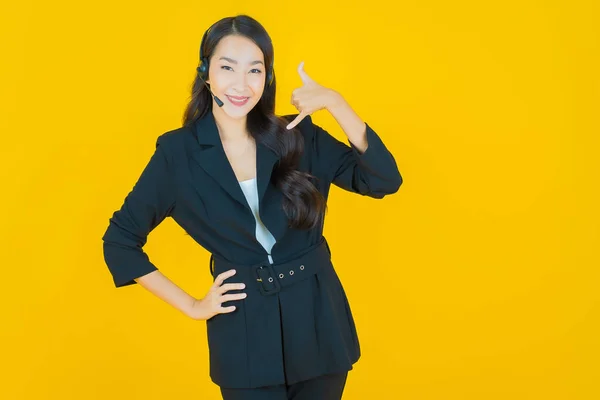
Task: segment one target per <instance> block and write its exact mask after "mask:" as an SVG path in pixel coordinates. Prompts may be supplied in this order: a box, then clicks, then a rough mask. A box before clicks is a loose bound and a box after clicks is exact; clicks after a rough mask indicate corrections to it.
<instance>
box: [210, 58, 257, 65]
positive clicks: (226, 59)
mask: <svg viewBox="0 0 600 400" xmlns="http://www.w3.org/2000/svg"><path fill="white" fill-rule="evenodd" d="M219 60H225V61H229V62H230V63H232V64H237V63H238V62H237V61H236V60H234V59H233V58H229V57H221V58H219ZM255 64H263V65H264V63H263V62H262V61H260V60H255V61H252V62H251V63H250V65H255Z"/></svg>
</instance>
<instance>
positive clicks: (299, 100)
mask: <svg viewBox="0 0 600 400" xmlns="http://www.w3.org/2000/svg"><path fill="white" fill-rule="evenodd" d="M298 74H299V75H300V79H302V83H303V85H302V86H301V87H299V88H297V89H295V90H294V91H293V92H292V104H293V105H294V107H296V109H298V111H299V112H300V114H298V116H297V117H296V118H295V119H294V120H293V121H292V122H290V123H289V124H288V125H287V129H292V128H293V127H295V126H296V125H298V124H299V123H300V121H302V120H303V119H304V118H305V117H306V116H307V115H310V114H312V113H314V112H315V111H318V110H322V109H323V108H327V107H330V106H331V105H333V104H335V103H336V102H337V101H338V100H339V96H340V95H339V93H337V92H336V91H335V90H333V89H329V88H326V87H325V86H322V85H320V84H318V83H317V82H315V80H314V79H312V78H311V77H310V76H308V74H307V73H306V72H305V71H304V61H302V62H301V63H300V65H299V66H298Z"/></svg>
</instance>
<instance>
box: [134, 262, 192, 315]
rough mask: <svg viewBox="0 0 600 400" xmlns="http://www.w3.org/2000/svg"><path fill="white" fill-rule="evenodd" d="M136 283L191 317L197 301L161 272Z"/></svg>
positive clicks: (139, 279) (145, 276)
mask: <svg viewBox="0 0 600 400" xmlns="http://www.w3.org/2000/svg"><path fill="white" fill-rule="evenodd" d="M135 281H136V282H137V283H138V284H139V285H141V286H143V287H144V288H145V289H147V290H148V291H150V292H151V293H152V294H154V295H155V296H157V297H158V298H160V299H162V300H164V301H165V302H167V303H169V304H170V305H171V306H173V307H175V308H176V309H178V310H179V311H181V312H182V313H184V314H185V315H188V316H189V315H190V311H191V310H192V308H193V306H194V303H195V301H196V299H195V298H194V297H192V296H190V295H189V294H188V293H187V292H185V291H184V290H183V289H182V288H180V287H179V286H177V285H176V284H175V283H174V282H173V281H172V280H170V279H169V278H167V277H166V276H165V275H164V274H163V273H162V272H160V271H159V270H155V271H152V272H150V273H149V274H146V275H144V276H141V277H139V278H136V279H135Z"/></svg>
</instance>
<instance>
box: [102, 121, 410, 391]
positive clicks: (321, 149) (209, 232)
mask: <svg viewBox="0 0 600 400" xmlns="http://www.w3.org/2000/svg"><path fill="white" fill-rule="evenodd" d="M295 116H296V114H294V115H288V116H285V118H286V119H287V120H288V121H292V120H293V119H294V118H295ZM298 128H299V129H300V130H301V132H302V134H303V135H304V140H305V151H304V153H303V155H302V158H301V162H300V165H299V167H298V169H299V170H301V171H306V172H309V173H311V174H312V175H315V176H316V177H317V178H318V179H319V182H320V183H319V185H318V189H319V190H320V191H321V193H322V194H323V195H324V196H325V198H327V196H328V193H329V189H330V185H331V183H333V184H335V185H336V186H338V187H340V188H342V189H344V190H347V191H351V192H355V193H358V194H361V195H365V196H370V197H373V198H382V197H384V196H385V195H387V194H392V193H395V192H396V191H398V189H399V187H400V185H401V184H402V177H401V175H400V173H399V171H398V168H397V165H396V162H395V160H394V157H393V156H392V154H391V153H390V152H389V151H388V149H387V148H386V146H385V145H384V143H383V142H382V140H381V139H380V138H379V136H378V135H377V134H376V133H375V131H373V129H372V128H371V127H370V126H369V125H368V124H367V140H368V148H367V151H366V152H365V153H363V154H360V153H359V152H358V151H357V149H356V148H355V147H354V146H353V145H352V144H351V142H349V141H348V142H349V143H350V146H349V145H347V144H345V143H343V142H341V141H339V140H337V139H336V138H334V137H333V136H331V135H330V134H329V133H327V132H326V131H325V130H323V129H322V128H320V127H319V126H317V125H315V124H313V122H312V120H311V118H310V117H306V118H305V119H304V120H302V122H300V124H299V125H298ZM256 157H257V185H258V195H259V204H260V207H259V210H260V214H259V215H260V218H261V220H262V221H263V223H264V224H265V226H266V227H267V228H268V229H269V231H270V232H271V233H272V234H273V236H274V237H275V239H276V243H275V245H274V246H273V248H272V251H271V255H272V258H273V262H274V263H275V264H278V263H283V262H286V261H289V260H292V259H294V258H295V257H296V256H297V255H298V254H301V253H302V252H303V251H305V250H306V249H307V248H309V247H311V246H312V247H314V246H317V245H318V244H319V243H322V242H323V241H324V238H323V235H322V233H323V227H322V226H320V227H317V228H315V229H312V230H297V229H293V228H289V227H288V221H287V219H286V217H285V215H284V213H283V211H282V209H281V200H282V194H281V192H280V191H279V190H278V189H277V188H276V187H275V186H274V185H273V184H272V183H271V181H270V179H271V172H272V170H273V167H274V166H275V163H276V162H277V160H278V157H277V155H276V154H275V153H274V152H273V151H271V150H270V149H268V148H267V147H266V146H264V145H262V144H260V143H258V141H257V147H256ZM169 216H170V217H172V218H173V219H174V220H175V221H176V222H177V223H178V224H179V225H180V226H181V227H182V228H183V229H184V230H185V231H186V232H187V233H188V234H189V235H190V236H191V237H192V238H193V239H194V240H195V241H196V242H197V243H198V244H200V245H201V246H202V247H204V248H205V249H206V250H208V251H209V252H210V253H212V254H213V255H214V256H215V257H218V258H219V259H223V260H228V261H230V262H231V263H237V264H244V265H251V264H257V263H265V262H267V263H268V258H267V252H266V250H265V249H264V248H263V247H262V246H261V244H260V243H259V242H258V241H257V240H256V237H255V229H256V221H255V219H254V216H253V214H252V212H251V209H250V207H249V206H248V203H247V201H246V198H245V196H244V193H243V191H242V189H241V187H240V185H239V183H238V181H237V179H236V177H235V174H234V172H233V169H232V168H231V165H230V164H229V162H228V160H227V157H226V155H225V152H224V150H223V146H222V143H221V140H220V138H219V132H218V129H217V126H216V123H215V120H214V116H213V114H212V111H209V112H207V114H206V115H205V116H204V117H203V118H202V119H199V120H198V121H196V122H195V123H194V124H193V125H191V126H190V127H181V128H178V129H175V130H172V131H169V132H166V133H164V134H162V135H160V136H159V137H158V139H157V142H156V151H155V153H154V154H153V156H152V158H151V159H150V161H149V163H148V164H147V166H146V167H145V169H144V171H143V172H142V174H141V176H140V177H139V180H138V181H137V183H136V184H135V186H134V187H133V189H132V190H131V192H130V193H129V194H128V195H127V197H126V198H125V200H124V203H123V205H122V207H121V208H120V209H119V210H117V211H116V212H114V214H113V215H112V217H111V218H110V220H109V226H108V228H107V230H106V232H105V234H104V236H103V237H102V239H103V241H104V244H103V246H104V257H105V261H106V264H107V265H108V268H109V270H110V273H111V274H112V277H113V281H114V284H115V286H116V287H122V286H126V285H132V284H135V283H136V282H135V280H134V278H138V277H140V276H143V275H145V274H147V273H149V272H152V271H154V270H156V267H155V266H154V265H153V264H152V262H151V261H150V260H149V258H148V256H147V254H146V253H145V252H144V251H143V250H142V247H143V246H144V244H145V243H146V239H147V236H148V234H149V233H150V232H151V231H152V230H153V229H154V228H155V227H156V226H157V225H158V224H160V223H161V221H163V220H164V219H165V218H166V217H169ZM327 271H328V272H322V273H317V274H315V275H313V276H312V277H311V279H306V280H304V281H303V282H298V284H295V285H294V286H290V287H287V288H284V289H283V290H282V291H281V292H280V293H277V295H276V296H270V299H273V300H270V301H272V302H276V301H277V300H279V305H278V307H280V310H281V320H283V321H284V322H283V323H282V321H281V320H277V321H276V320H273V321H270V322H273V323H274V324H271V323H269V326H270V328H269V331H268V332H267V331H266V328H265V332H264V335H266V336H265V337H269V338H272V343H273V346H277V347H272V348H269V349H266V348H265V351H271V352H272V354H270V356H271V357H277V358H272V359H274V360H279V361H277V362H269V363H268V365H261V364H260V360H258V359H250V357H251V356H250V355H249V354H250V353H249V352H248V351H247V350H248V348H247V346H250V347H251V346H253V343H251V342H248V341H244V344H243V346H244V347H243V348H241V347H240V346H242V345H240V344H239V343H237V344H235V343H229V345H230V347H229V349H230V351H231V352H232V354H227V351H228V350H227V346H219V348H218V350H217V348H216V344H215V343H216V341H218V340H219V338H220V337H222V336H223V337H225V335H221V334H217V331H216V330H214V329H213V331H212V332H211V331H210V324H211V323H212V321H213V320H217V318H220V319H222V320H223V321H226V318H233V316H232V315H229V314H217V315H216V316H214V317H213V318H211V319H209V320H208V321H207V325H209V339H211V336H210V335H211V334H212V340H209V345H210V350H211V377H212V379H213V381H214V382H215V383H217V384H218V385H220V386H223V387H257V386H264V385H272V384H281V383H284V381H286V380H287V383H294V382H297V381H301V380H305V379H308V378H311V377H314V376H317V375H320V374H325V373H329V372H340V371H347V370H350V369H352V364H353V363H354V362H356V361H357V360H358V358H359V357H360V346H359V342H358V337H357V335H356V328H355V326H354V321H353V318H352V313H351V311H350V307H349V305H348V301H347V298H346V295H345V293H344V290H343V288H342V285H341V283H340V282H339V279H338V278H337V275H336V274H335V272H334V271H333V269H332V266H331V268H330V269H328V270H327ZM237 275H238V274H236V275H234V276H233V277H231V278H230V279H229V280H228V281H227V282H238V280H236V276H237ZM251 289H252V288H248V291H246V290H244V292H247V293H248V299H247V300H249V297H250V296H251V295H255V294H256V295H258V296H260V294H258V292H253V291H252V290H251ZM292 289H293V290H292ZM229 293H231V292H229ZM330 298H332V299H334V300H335V301H331V302H329V303H326V300H329V299H330ZM244 301H246V300H238V301H236V302H233V303H232V304H235V305H236V306H238V309H239V310H236V311H234V312H233V313H231V314H236V313H239V312H243V308H241V307H239V305H240V303H242V302H244ZM273 304H277V303H273ZM302 304H311V307H314V308H315V310H314V311H315V313H320V314H322V315H325V317H326V318H325V319H323V321H324V322H321V323H319V322H318V321H317V322H315V321H316V317H314V315H313V314H311V313H309V314H310V315H309V314H307V313H306V310H304V309H302V308H301V307H300V308H298V307H299V306H301V305H302ZM226 305H229V304H224V306H226ZM327 306H329V307H330V308H326V307H327ZM316 307H322V308H321V309H316ZM240 310H242V311H240ZM305 314H306V315H309V316H308V317H306V318H308V319H306V318H305V319H300V315H305ZM295 316H298V319H297V320H295V318H296V317H295ZM311 316H312V317H311ZM246 317H247V318H250V317H252V316H249V315H247V316H246ZM274 318H277V319H279V315H277V316H276V317H274ZM246 322H247V323H248V324H250V323H251V321H246ZM280 323H281V324H282V325H281V328H282V329H281V330H280V329H279V327H280ZM300 324H302V325H300ZM319 324H320V325H319ZM307 325H310V326H307ZM265 326H266V325H265ZM225 327H227V325H225ZM229 327H231V325H229ZM274 327H275V329H274ZM221 329H225V328H223V327H222V328H221ZM242 329H243V327H242ZM302 329H304V330H306V329H310V330H309V331H307V335H308V334H309V333H312V335H311V336H310V337H309V336H296V337H295V338H294V340H293V341H288V342H286V341H285V333H286V332H291V333H290V335H292V334H293V333H294V332H301V331H302ZM315 331H317V332H318V335H315V334H314V332H315ZM222 332H223V334H225V333H226V332H225V330H223V331H222ZM282 334H283V343H282V338H281V336H282ZM290 338H292V336H290ZM302 338H304V339H302ZM316 338H322V339H323V340H325V341H324V342H320V341H319V340H321V339H316ZM223 340H225V339H223ZM211 343H212V344H211ZM269 343H271V342H269ZM213 344H215V345H213ZM324 347H326V348H324ZM284 348H285V349H284ZM284 350H285V362H284V360H283V358H284V357H283V353H284ZM240 351H242V354H240ZM260 351H261V349H256V351H253V352H252V354H256V355H257V357H258V355H259V354H260ZM233 352H235V354H234V353H233ZM273 352H275V353H273ZM307 354H311V357H307V356H306V355H307ZM267 359H268V358H265V360H267ZM227 360H230V363H229V364H227V362H221V361H227ZM234 360H235V361H234ZM217 361H218V366H217ZM253 363H255V364H253ZM252 365H254V366H256V365H261V368H262V369H261V371H260V374H259V375H257V372H256V368H254V367H252ZM228 366H229V367H228ZM284 367H285V368H284ZM284 369H285V370H284Z"/></svg>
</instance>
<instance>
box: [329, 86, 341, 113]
mask: <svg viewBox="0 0 600 400" xmlns="http://www.w3.org/2000/svg"><path fill="white" fill-rule="evenodd" d="M343 102H344V97H343V96H342V95H341V94H340V93H339V92H337V91H336V90H334V89H329V95H328V99H327V104H326V105H325V108H327V110H329V111H331V110H334V109H336V108H338V107H339V106H340V105H342V104H343Z"/></svg>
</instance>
